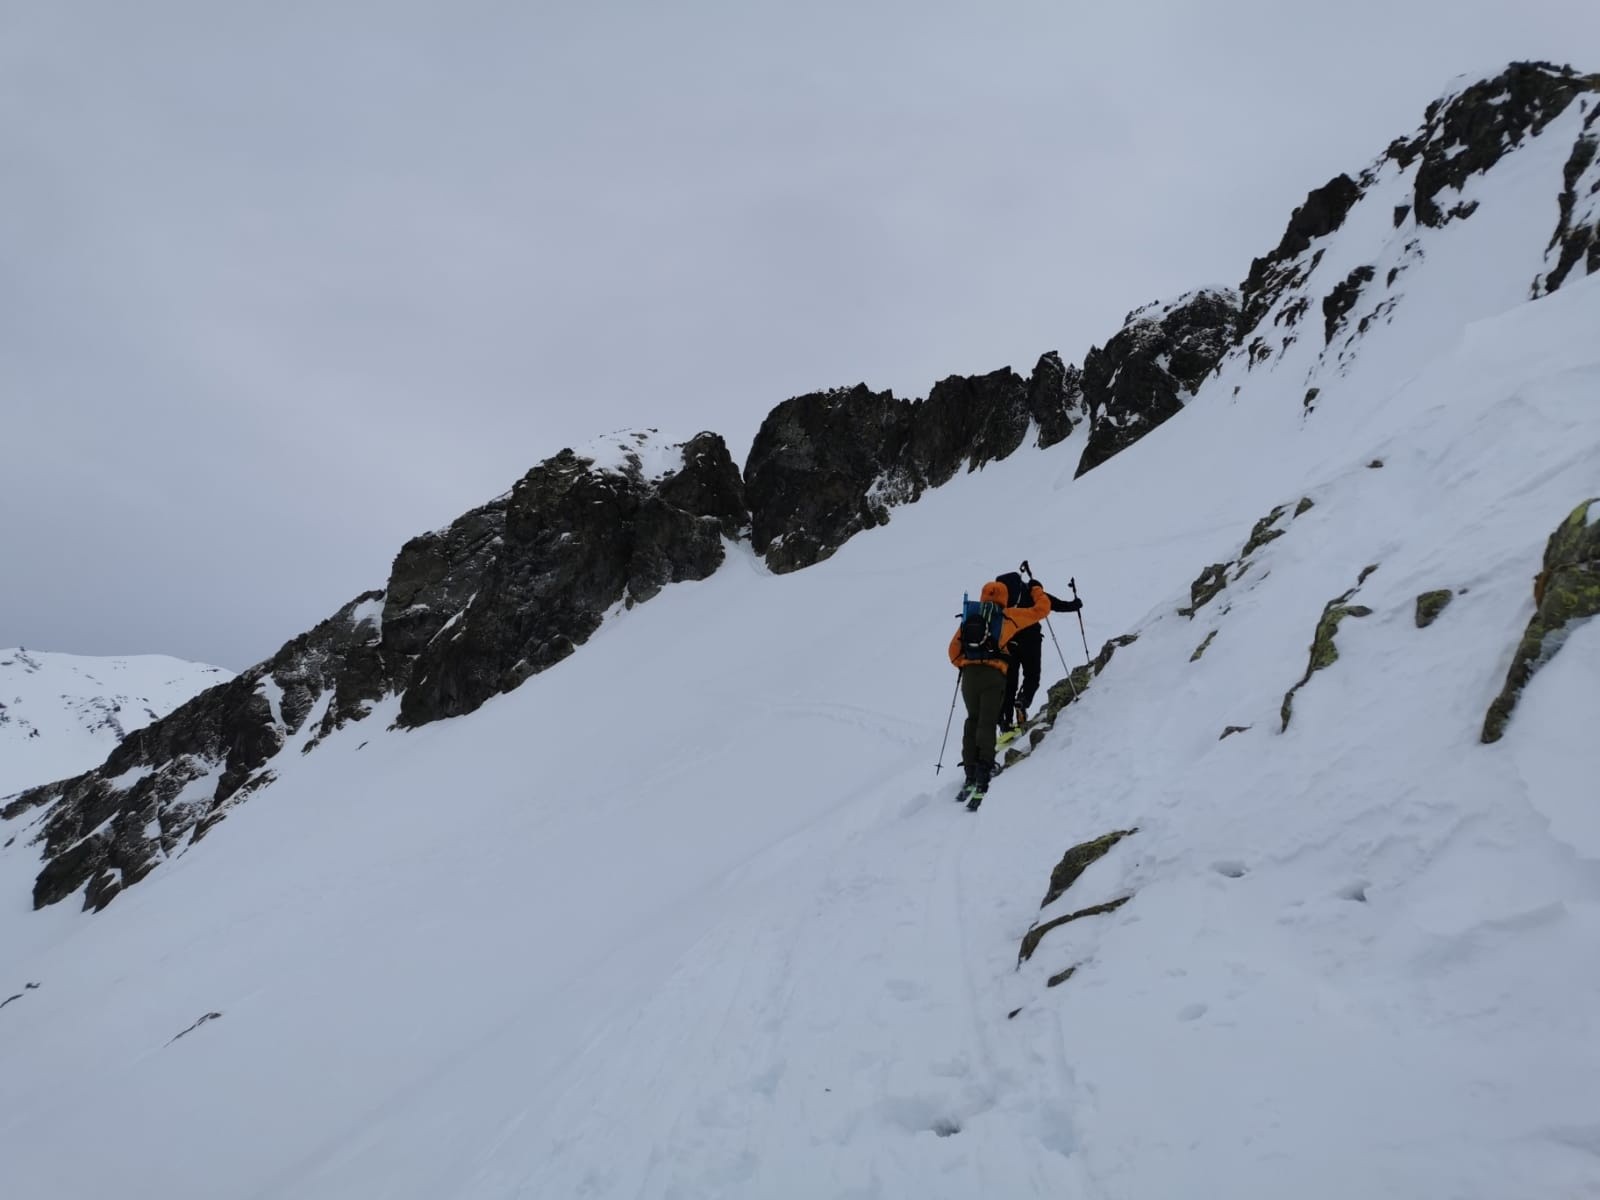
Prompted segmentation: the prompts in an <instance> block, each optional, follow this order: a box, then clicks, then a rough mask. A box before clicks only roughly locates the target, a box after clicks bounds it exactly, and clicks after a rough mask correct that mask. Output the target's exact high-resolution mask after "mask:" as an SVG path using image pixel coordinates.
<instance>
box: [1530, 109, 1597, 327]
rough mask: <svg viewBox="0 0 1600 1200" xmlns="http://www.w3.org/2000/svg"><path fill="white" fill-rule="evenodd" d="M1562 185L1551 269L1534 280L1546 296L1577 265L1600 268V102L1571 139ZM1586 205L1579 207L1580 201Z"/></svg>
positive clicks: (1587, 269)
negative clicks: (1573, 138) (1579, 130)
mask: <svg viewBox="0 0 1600 1200" xmlns="http://www.w3.org/2000/svg"><path fill="white" fill-rule="evenodd" d="M1561 177H1562V183H1563V185H1564V186H1563V187H1562V189H1561V199H1560V214H1561V215H1560V217H1559V219H1558V220H1557V221H1556V231H1555V234H1554V236H1552V237H1551V239H1550V249H1551V251H1552V252H1554V253H1555V255H1556V262H1555V265H1554V266H1553V267H1552V268H1551V269H1550V271H1549V272H1548V273H1547V274H1545V275H1543V276H1541V277H1540V278H1538V279H1536V280H1534V285H1533V294H1534V295H1535V296H1544V295H1548V294H1549V293H1551V292H1553V291H1555V290H1556V289H1557V288H1559V287H1560V286H1561V285H1562V283H1564V282H1565V281H1566V278H1567V276H1568V275H1570V274H1571V273H1572V270H1573V268H1574V267H1577V266H1580V265H1581V266H1582V267H1583V272H1582V273H1583V274H1586V275H1588V274H1593V273H1594V272H1596V271H1600V203H1597V202H1596V201H1595V200H1594V197H1595V196H1596V195H1600V103H1596V104H1595V105H1594V107H1593V108H1592V109H1591V110H1590V112H1589V115H1588V117H1586V118H1585V119H1584V123H1583V132H1582V133H1580V134H1579V135H1578V137H1577V139H1576V140H1575V141H1574V142H1573V143H1572V154H1571V156H1570V157H1568V159H1567V165H1566V166H1565V167H1564V168H1563V169H1562V173H1561ZM1580 203H1583V204H1584V205H1585V207H1584V208H1583V209H1581V210H1580V209H1579V204H1580Z"/></svg>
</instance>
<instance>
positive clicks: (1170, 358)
mask: <svg viewBox="0 0 1600 1200" xmlns="http://www.w3.org/2000/svg"><path fill="white" fill-rule="evenodd" d="M1238 322H1239V297H1238V294H1237V293H1235V292H1233V291H1222V290H1214V289H1208V290H1205V291H1199V292H1194V293H1191V294H1190V295H1188V296H1185V297H1183V298H1181V299H1179V300H1176V301H1173V302H1172V303H1169V304H1165V305H1149V306H1147V307H1145V308H1142V309H1139V310H1137V311H1136V312H1133V313H1130V314H1129V316H1128V319H1127V322H1126V323H1125V324H1124V325H1123V327H1122V329H1121V331H1120V332H1119V333H1118V334H1117V335H1116V336H1115V337H1113V338H1112V339H1111V340H1110V341H1109V342H1107V343H1106V344H1105V348H1104V349H1100V348H1098V347H1097V348H1095V349H1092V350H1090V351H1089V353H1088V354H1087V355H1086V356H1085V357H1084V360H1083V395H1084V401H1085V403H1086V405H1087V407H1088V410H1089V440H1088V444H1087V445H1086V446H1085V447H1084V451H1083V457H1082V459H1080V460H1079V462H1078V472H1077V473H1078V474H1079V475H1082V474H1083V473H1084V472H1085V471H1089V470H1092V469H1093V468H1095V467H1097V466H1099V465H1100V464H1101V463H1103V462H1105V461H1106V460H1107V459H1108V458H1110V457H1112V455H1115V454H1119V453H1121V452H1122V451H1123V450H1126V449H1127V448H1128V447H1129V446H1131V445H1133V443H1134V442H1136V441H1138V440H1139V439H1140V438H1142V437H1143V436H1144V435H1145V434H1147V433H1149V432H1150V431H1151V430H1152V429H1154V428H1155V427H1156V426H1157V425H1159V424H1161V423H1162V422H1163V421H1165V420H1167V419H1168V418H1170V417H1173V416H1175V415H1177V413H1179V412H1180V411H1182V409H1183V404H1184V401H1185V400H1186V399H1187V398H1188V397H1189V396H1191V395H1193V394H1194V391H1195V389H1196V388H1198V387H1199V386H1200V384H1201V383H1202V382H1203V381H1204V380H1205V378H1206V376H1207V375H1209V374H1210V373H1211V372H1212V371H1213V370H1215V369H1216V366H1217V364H1218V363H1219V362H1221V361H1222V356H1223V355H1224V354H1226V353H1227V352H1228V350H1229V349H1230V348H1232V346H1233V344H1234V340H1235V337H1236V336H1237V333H1238Z"/></svg>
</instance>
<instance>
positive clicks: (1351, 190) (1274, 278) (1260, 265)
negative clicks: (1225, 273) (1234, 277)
mask: <svg viewBox="0 0 1600 1200" xmlns="http://www.w3.org/2000/svg"><path fill="white" fill-rule="evenodd" d="M1361 191H1362V189H1361V185H1360V184H1358V183H1357V182H1356V181H1355V180H1354V179H1351V178H1350V176H1348V175H1335V176H1334V177H1333V178H1332V179H1330V180H1329V181H1328V182H1327V183H1325V184H1323V185H1322V186H1321V187H1319V188H1315V189H1313V190H1312V191H1311V192H1310V193H1309V194H1308V195H1307V196H1306V199H1305V203H1304V204H1302V205H1300V207H1299V208H1297V209H1295V210H1294V213H1293V214H1292V215H1291V216H1290V217H1289V225H1288V228H1286V229H1285V230H1284V231H1283V237H1282V238H1280V239H1279V240H1278V245H1277V247H1276V248H1275V249H1274V250H1273V251H1272V252H1271V253H1270V254H1264V255H1262V256H1261V257H1260V258H1258V259H1256V260H1255V261H1254V262H1252V263H1251V264H1250V273H1249V275H1247V276H1246V277H1245V281H1244V283H1243V285H1242V286H1241V287H1240V295H1241V306H1240V322H1239V332H1240V334H1241V335H1243V334H1245V333H1248V332H1249V331H1250V330H1252V329H1254V328H1255V327H1256V326H1257V325H1259V324H1261V321H1262V318H1264V317H1265V316H1266V315H1267V313H1268V312H1270V311H1271V310H1272V306H1273V305H1274V304H1276V303H1277V302H1278V298H1279V297H1280V296H1282V295H1283V293H1284V292H1286V291H1289V290H1290V289H1292V288H1298V287H1299V286H1300V285H1301V284H1303V283H1304V282H1305V281H1306V278H1307V277H1308V276H1309V275H1310V274H1311V272H1312V271H1314V270H1316V267H1317V263H1318V262H1320V261H1321V256H1320V255H1315V256H1313V257H1312V258H1311V259H1310V260H1304V259H1302V258H1301V255H1303V254H1304V253H1305V252H1306V251H1307V250H1309V249H1310V248H1311V243H1312V242H1314V241H1316V240H1317V239H1318V238H1323V237H1327V236H1328V235H1329V234H1330V233H1333V232H1335V231H1336V230H1338V228H1339V227H1340V226H1341V225H1343V224H1344V219H1345V217H1347V216H1348V215H1349V214H1350V210H1351V209H1352V208H1354V207H1355V203H1356V201H1357V200H1359V199H1360V198H1361Z"/></svg>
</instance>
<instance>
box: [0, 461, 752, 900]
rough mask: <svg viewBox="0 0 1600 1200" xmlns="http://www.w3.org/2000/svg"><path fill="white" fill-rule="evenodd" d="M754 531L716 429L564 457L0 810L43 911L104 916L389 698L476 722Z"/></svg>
mask: <svg viewBox="0 0 1600 1200" xmlns="http://www.w3.org/2000/svg"><path fill="white" fill-rule="evenodd" d="M647 459H649V460H654V461H653V462H652V463H651V464H650V465H647ZM748 521H749V515H748V513H747V511H746V510H745V507H744V501H743V487H742V484H741V481H740V479H739V474H738V471H737V469H736V468H735V467H734V465H733V461H732V459H731V458H730V457H729V455H728V451H727V447H726V445H725V444H724V443H723V441H722V439H721V438H720V437H718V436H717V435H715V434H700V435H699V436H697V437H695V438H693V439H691V440H690V441H688V442H687V443H684V444H682V445H680V446H674V447H667V446H663V445H661V444H660V443H659V439H655V438H653V437H652V436H651V435H648V434H629V435H625V436H624V437H622V438H620V439H617V440H614V441H611V442H608V443H607V444H606V445H604V446H603V447H599V448H595V449H591V450H590V451H588V452H586V453H578V452H575V451H572V450H564V451H562V452H561V453H560V454H558V455H556V456H555V457H554V458H551V459H549V460H547V461H545V462H544V463H541V464H540V465H539V466H537V467H535V468H534V469H533V470H531V471H529V472H528V474H527V475H525V476H524V477H523V478H522V479H521V480H519V481H518V483H517V485H516V486H515V487H514V488H513V489H512V490H511V491H510V492H509V493H507V494H506V495H505V496H502V497H499V498H498V499H496V500H493V501H491V502H490V503H488V504H486V505H483V506H482V507H480V508H477V509H474V510H472V511H471V512H469V513H467V514H465V515H464V516H462V517H460V518H458V519H457V520H456V521H454V522H452V523H451V524H450V526H449V527H448V528H446V529H442V530H439V531H436V532H434V533H429V534H424V535H422V536H421V537H417V538H413V539H412V540H411V541H409V542H407V543H406V545H405V546H403V547H402V548H401V550H400V553H399V554H398V555H397V556H396V558H395V562H394V566H393V569H392V570H391V572H390V577H389V581H388V584H387V586H386V587H385V589H383V590H382V591H371V592H366V593H363V594H362V595H360V596H357V597H356V598H355V599H354V600H352V601H350V602H349V603H348V604H346V605H345V606H344V607H342V608H341V609H340V610H339V611H338V612H337V613H335V614H334V615H333V616H332V617H330V618H329V619H328V620H326V621H323V622H322V623H321V624H319V625H317V626H316V627H315V628H314V629H312V630H310V631H308V632H307V633H304V634H302V635H300V636H299V637H297V638H295V639H293V640H292V641H290V642H288V643H287V644H285V645H284V646H283V647H282V649H280V650H279V651H278V652H277V653H276V654H275V655H273V656H272V657H271V658H269V659H268V660H267V661H265V662H263V663H260V664H258V665H257V666H255V667H253V668H251V669H250V670H248V671H246V672H244V673H243V674H241V675H239V676H238V677H237V678H234V679H232V680H230V681H229V682H227V683H225V684H222V685H220V686H218V687H214V688H211V689H210V690H208V691H206V692H203V693H202V694H200V695H199V696H197V697H195V698H194V699H193V700H191V701H190V702H188V703H187V704H185V705H183V706H182V707H180V708H178V709H176V710H175V711H174V712H172V713H171V714H169V715H168V716H166V717H164V718H162V719H161V720H159V721H156V722H154V723H152V724H151V725H149V726H147V727H146V728H144V729H141V730H139V731H138V732H136V733H135V734H133V735H132V736H130V737H128V738H127V739H125V740H124V741H122V742H121V743H120V744H119V745H118V746H117V748H116V749H115V750H113V751H112V753H111V755H110V757H109V758H107V759H106V761H105V763H104V765H102V766H101V767H99V768H98V769H96V770H94V771H90V772H87V773H86V774H83V775H79V776H76V777H74V778H72V779H67V780H63V781H61V782H58V783H52V784H48V785H46V786H43V787H37V788H33V789H31V790H29V791H26V792H23V793H21V794H20V795H19V796H18V797H16V798H15V799H13V800H12V801H11V802H10V803H9V804H8V805H6V806H5V808H4V809H0V817H4V818H5V819H7V820H17V819H20V818H23V817H24V816H26V815H27V814H29V813H30V812H32V811H33V810H36V809H38V810H42V812H41V814H40V815H39V816H38V817H36V818H35V819H33V820H32V822H31V823H30V824H29V826H28V828H27V829H26V831H25V833H24V834H22V835H18V834H13V835H12V838H13V840H14V839H15V838H16V837H17V836H26V837H28V838H29V839H30V840H32V841H36V842H37V843H38V844H39V845H40V846H41V848H42V853H43V856H44V859H45V865H44V867H43V869H42V870H41V871H40V873H39V875H38V878H37V880H36V881H35V885H34V889H33V899H34V905H35V907H42V906H44V905H47V904H53V903H55V902H57V901H59V900H62V899H65V898H66V897H67V896H70V895H72V894H74V893H75V892H77V891H78V890H79V889H83V891H84V904H85V907H88V908H94V909H100V908H103V907H104V906H105V905H106V904H108V903H110V901H111V900H112V899H113V898H114V897H115V896H116V895H117V893H118V892H119V891H120V890H121V889H122V888H124V887H127V886H129V885H130V884H132V883H135V882H138V881H139V880H140V879H142V878H144V877H145V876H146V875H148V874H149V873H150V871H152V870H153V869H154V868H155V867H156V866H157V865H159V863H161V862H162V861H163V860H165V859H166V858H168V857H170V856H172V855H174V854H178V853H181V852H182V851H183V850H184V849H186V848H187V847H188V846H190V845H192V844H193V843H194V842H195V841H197V840H199V839H200V838H202V837H204V836H205V834H206V832H207V831H208V830H209V829H211V828H212V827H213V826H214V825H215V824H216V823H217V822H218V821H220V820H222V819H223V818H224V816H225V815H226V814H227V812H228V810H229V809H230V808H232V807H233V806H234V805H236V804H238V803H240V802H241V801H242V800H244V799H245V798H247V797H248V796H250V795H251V794H253V793H254V792H256V791H258V790H260V789H261V788H263V787H265V786H266V785H268V784H270V783H271V782H272V780H273V778H274V772H273V769H272V766H271V764H272V760H273V759H274V758H275V757H276V756H277V755H278V754H279V753H282V752H283V751H285V750H286V749H288V748H290V747H291V746H292V747H296V748H298V749H299V750H300V751H301V752H302V753H303V752H307V751H310V750H311V749H313V748H314V747H315V746H316V745H317V744H318V743H319V742H320V741H321V740H322V739H323V738H325V737H326V736H327V735H328V734H330V733H332V732H333V731H334V730H336V729H338V728H340V727H341V726H343V725H346V724H348V723H350V722H353V721H359V720H362V719H363V718H365V717H367V716H368V715H370V714H371V713H372V711H373V710H374V708H375V707H376V705H377V704H378V702H379V701H381V700H383V699H385V698H386V697H391V696H394V697H398V723H399V724H402V725H409V726H416V725H422V724H426V723H427V722H429V721H434V720H438V719H440V718H443V717H448V716H457V715H460V714H462V713H466V712H471V711H472V710H473V709H475V708H477V707H478V706H480V705H481V704H483V703H484V701H486V700H488V699H490V698H491V697H493V696H495V695H497V694H499V693H501V692H504V691H508V690H510V689H512V688H514V687H516V686H517V685H518V684H520V683H521V682H522V681H523V680H525V679H527V678H528V677H529V676H531V675H533V674H536V673H537V672H539V671H541V670H544V669H545V668H547V667H549V666H551V665H553V664H554V663H557V662H559V661H561V659H563V658H565V657H566V656H568V655H569V654H571V653H572V652H573V650H574V649H575V648H576V647H577V646H579V645H581V644H582V643H583V642H584V641H585V640H587V639H588V637H589V636H590V635H591V634H592V633H593V632H594V630H595V629H597V628H598V627H599V625H600V623H601V621H602V619H603V618H604V616H605V614H606V612H607V611H609V610H611V609H613V608H614V607H619V606H620V607H626V606H629V605H631V604H633V603H636V602H638V601H641V600H646V599H649V598H650V597H651V596H653V595H655V594H656V593H657V592H659V591H660V590H661V588H662V587H664V586H665V585H666V584H668V583H672V582H676V581H679V580H685V579H703V578H705V577H706V576H707V575H709V574H711V572H713V571H714V570H716V569H717V567H718V566H720V565H721V563H722V560H723V555H724V553H725V551H724V544H725V541H726V540H727V539H730V538H733V537H736V536H739V535H740V533H741V532H742V530H743V529H744V528H745V526H746V525H747V524H748Z"/></svg>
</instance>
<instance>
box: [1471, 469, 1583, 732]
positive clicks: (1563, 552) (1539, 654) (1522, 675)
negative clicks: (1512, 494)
mask: <svg viewBox="0 0 1600 1200" xmlns="http://www.w3.org/2000/svg"><path fill="white" fill-rule="evenodd" d="M1534 603H1535V605H1536V607H1535V609H1534V614H1533V617H1532V618H1531V619H1530V620H1529V621H1528V625H1527V628H1526V629H1524V630H1523V633H1522V639H1521V641H1520V642H1519V643H1518V644H1517V651H1516V656H1515V657H1514V658H1513V659H1512V662H1511V668H1510V670H1508V671H1507V672H1506V682H1505V686H1504V687H1503V688H1501V690H1500V694H1499V695H1498V696H1497V697H1495V700H1494V702H1493V703H1492V704H1491V705H1489V711H1488V714H1487V715H1486V716H1485V717H1484V722H1483V741H1485V742H1497V741H1499V740H1500V738H1501V737H1502V736H1504V734H1505V729H1506V723H1507V722H1508V721H1510V719H1511V714H1512V712H1513V711H1514V710H1515V709H1516V706H1517V701H1518V699H1519V698H1521V695H1522V689H1523V688H1525V687H1527V686H1528V681H1529V680H1531V679H1532V678H1533V677H1534V675H1535V674H1537V673H1538V670H1539V668H1540V667H1542V666H1543V665H1544V664H1545V663H1546V662H1548V661H1549V660H1550V658H1551V656H1552V655H1554V654H1555V653H1556V652H1557V651H1558V650H1560V649H1561V644H1562V643H1563V642H1564V641H1566V639H1567V636H1568V635H1569V634H1570V633H1571V631H1572V628H1573V627H1574V626H1576V625H1578V624H1580V623H1582V622H1584V621H1587V620H1589V619H1590V618H1591V617H1594V616H1595V615H1597V614H1600V497H1595V498H1592V499H1589V500H1585V501H1584V502H1583V503H1582V504H1580V505H1578V507H1577V508H1575V509H1573V510H1572V512H1571V513H1569V514H1568V515H1567V519H1566V520H1565V521H1563V522H1561V524H1560V525H1559V526H1557V527H1556V531H1555V532H1554V533H1552V534H1551V535H1550V540H1549V541H1548V542H1546V543H1545V548H1544V569H1543V570H1542V571H1540V572H1539V577H1538V579H1537V580H1536V581H1535V585H1534Z"/></svg>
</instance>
